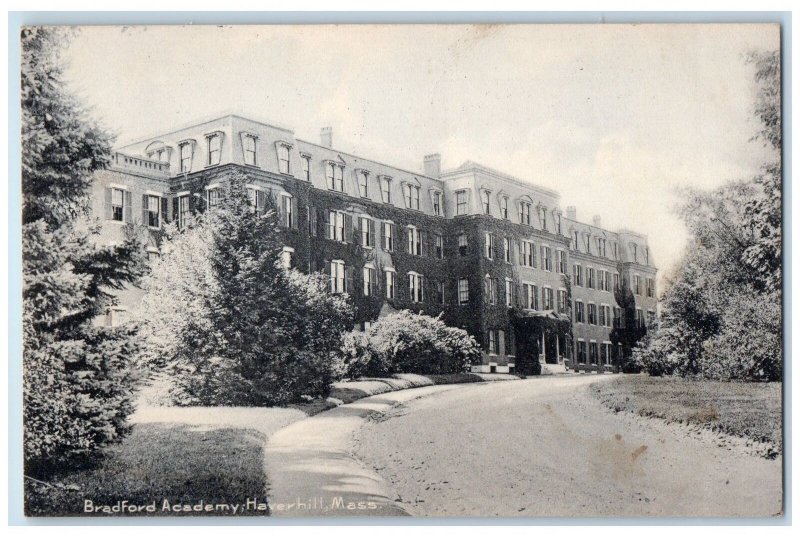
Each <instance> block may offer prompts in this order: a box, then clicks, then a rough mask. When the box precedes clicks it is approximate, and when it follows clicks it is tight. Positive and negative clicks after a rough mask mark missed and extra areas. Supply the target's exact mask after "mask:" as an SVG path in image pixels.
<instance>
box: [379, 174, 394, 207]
mask: <svg viewBox="0 0 800 537" xmlns="http://www.w3.org/2000/svg"><path fill="white" fill-rule="evenodd" d="M381 199H382V200H383V203H392V178H391V177H388V176H386V175H383V176H381Z"/></svg>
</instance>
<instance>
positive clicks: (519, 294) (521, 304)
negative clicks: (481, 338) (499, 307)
mask: <svg viewBox="0 0 800 537" xmlns="http://www.w3.org/2000/svg"><path fill="white" fill-rule="evenodd" d="M514 291H515V293H514V294H515V295H516V296H515V297H514V298H515V299H516V300H515V301H514V302H512V304H516V306H517V307H518V308H526V307H528V305H527V304H525V298H526V297H525V292H524V291H525V289H523V287H522V284H518V285H515V286H514Z"/></svg>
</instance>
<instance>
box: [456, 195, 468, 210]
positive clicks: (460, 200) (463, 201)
mask: <svg viewBox="0 0 800 537" xmlns="http://www.w3.org/2000/svg"><path fill="white" fill-rule="evenodd" d="M462 214H467V191H466V190H459V191H458V192H456V216H459V215H462Z"/></svg>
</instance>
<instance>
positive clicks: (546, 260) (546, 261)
mask: <svg viewBox="0 0 800 537" xmlns="http://www.w3.org/2000/svg"><path fill="white" fill-rule="evenodd" d="M542 270H546V271H547V272H552V271H553V257H552V255H551V251H550V247H549V246H547V245H544V244H543V245H542Z"/></svg>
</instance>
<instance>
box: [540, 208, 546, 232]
mask: <svg viewBox="0 0 800 537" xmlns="http://www.w3.org/2000/svg"><path fill="white" fill-rule="evenodd" d="M539 220H541V222H542V229H544V230H547V207H539Z"/></svg>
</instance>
